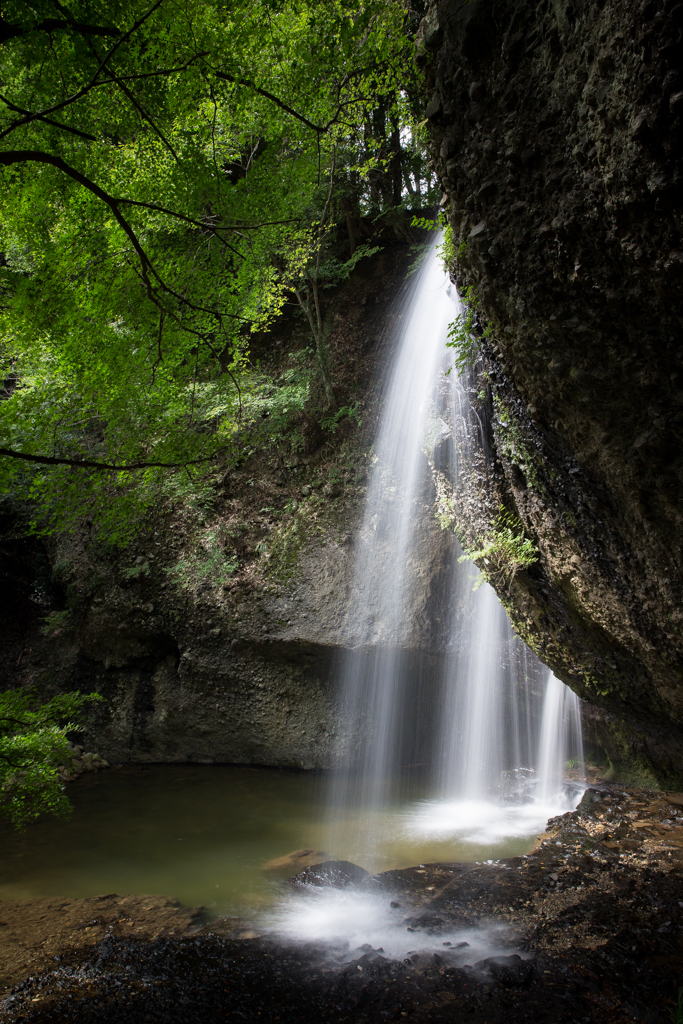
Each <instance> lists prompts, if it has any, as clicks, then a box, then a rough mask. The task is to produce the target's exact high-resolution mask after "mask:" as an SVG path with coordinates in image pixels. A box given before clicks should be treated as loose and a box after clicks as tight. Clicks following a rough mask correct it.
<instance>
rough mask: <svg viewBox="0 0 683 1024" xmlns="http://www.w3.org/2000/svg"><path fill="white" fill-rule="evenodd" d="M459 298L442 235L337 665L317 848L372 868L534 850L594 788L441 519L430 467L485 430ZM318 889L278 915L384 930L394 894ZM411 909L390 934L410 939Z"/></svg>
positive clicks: (306, 927)
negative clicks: (571, 762) (461, 337)
mask: <svg viewBox="0 0 683 1024" xmlns="http://www.w3.org/2000/svg"><path fill="white" fill-rule="evenodd" d="M460 308H461V307H460V303H459V299H458V297H457V295H456V293H455V289H454V288H453V286H452V285H451V284H450V282H449V281H448V279H447V277H446V275H445V274H444V272H443V270H442V267H441V264H440V260H439V257H438V254H437V252H436V245H434V246H433V247H432V250H431V252H430V253H428V254H427V256H426V257H425V259H424V261H423V264H422V267H421V269H420V270H419V272H418V273H416V274H415V275H414V277H413V278H412V280H411V282H410V283H409V285H408V287H407V289H406V291H405V293H404V297H403V300H402V302H401V304H400V305H399V307H398V311H397V313H396V316H395V323H396V325H397V326H396V327H395V335H394V337H393V339H391V340H392V342H393V343H392V345H391V346H390V347H391V351H392V357H391V360H392V361H391V364H390V366H389V368H388V372H387V374H386V377H385V380H386V383H385V387H384V391H383V396H382V405H381V415H380V424H379V430H378V432H377V436H376V441H375V445H374V456H373V466H372V471H371V474H370V479H369V483H368V489H367V494H366V502H365V508H364V512H363V518H362V523H361V526H360V530H359V532H358V534H357V541H356V554H355V570H354V577H353V581H352V585H351V590H350V599H349V604H348V607H349V611H348V615H347V620H346V622H345V624H344V631H345V637H346V645H347V646H346V650H345V651H344V652H343V653H342V655H341V661H340V664H339V665H338V679H339V684H340V692H341V696H340V706H341V721H340V724H339V729H338V734H339V735H340V736H341V737H342V738H343V739H342V742H341V747H340V750H339V760H340V764H342V765H344V769H345V770H339V771H336V772H334V773H332V776H331V779H330V782H329V790H328V800H327V805H328V820H327V822H326V824H325V826H323V827H322V830H321V834H320V841H321V844H322V845H321V846H320V847H319V849H325V850H328V851H329V852H330V854H331V856H333V857H336V858H339V859H345V860H351V861H354V862H355V863H358V864H361V865H362V866H363V867H365V868H367V869H368V870H370V871H377V870H381V869H383V868H391V867H400V866H407V865H409V864H415V863H419V861H421V860H425V861H427V860H431V861H435V860H475V859H478V860H479V859H486V858H489V859H490V858H491V856H492V854H493V855H494V856H505V855H510V854H515V853H523V852H525V850H526V849H528V848H529V846H530V845H531V843H532V841H533V838H534V835H535V834H537V833H538V832H539V831H541V830H542V829H543V828H544V826H545V822H546V820H547V818H548V817H549V816H550V815H553V814H557V813H559V812H561V811H564V810H566V809H567V808H568V807H569V806H574V805H575V804H576V802H577V801H578V796H579V793H580V787H576V788H575V792H573V793H572V794H570V793H569V792H568V791H565V787H564V767H565V762H566V760H567V757H568V752H571V753H573V755H574V757H575V759H576V758H579V759H580V757H581V751H580V735H581V725H580V707H579V702H578V700H577V698H576V697H575V696H574V694H572V693H571V692H570V691H569V690H568V689H567V688H566V687H565V686H564V684H562V683H561V682H559V681H558V680H557V679H555V677H554V676H552V674H551V675H550V677H548V671H547V669H546V668H545V667H544V666H542V665H541V663H540V662H539V661H538V659H536V657H535V656H534V655H533V654H532V653H531V652H530V651H529V650H528V648H526V647H525V646H524V644H523V643H522V642H521V641H520V640H519V639H518V638H517V637H515V636H514V634H513V632H512V628H511V626H510V622H509V620H508V618H507V615H506V613H505V611H504V609H503V607H502V605H501V604H500V602H499V601H498V598H497V597H496V594H495V592H494V591H493V589H492V588H491V587H490V586H489V585H488V584H487V583H486V582H484V581H482V580H481V575H480V573H479V572H478V570H477V569H476V567H475V566H474V565H473V564H472V563H471V562H469V563H468V562H462V561H461V555H462V551H461V548H460V546H459V544H458V541H457V539H456V537H455V536H454V535H453V533H452V532H450V531H441V530H440V529H439V526H438V525H437V523H436V518H435V516H436V509H435V494H434V482H433V475H432V470H435V471H441V472H443V473H444V474H445V476H446V477H447V479H449V480H451V481H457V479H458V476H459V474H460V473H461V472H465V471H467V470H468V467H469V466H470V464H471V460H473V459H474V460H476V458H478V457H479V455H478V453H480V452H481V450H482V445H484V444H485V436H484V432H483V430H482V426H481V423H480V421H479V417H478V414H477V409H476V406H475V404H474V403H472V402H471V401H470V398H469V394H468V386H467V384H466V382H463V381H462V380H460V379H458V377H457V376H456V374H450V375H448V376H447V375H446V370H447V368H448V364H449V358H448V350H447V349H446V345H445V343H446V340H447V332H448V327H449V325H450V324H451V323H452V322H453V320H454V319H455V318H456V316H457V315H458V312H459V310H460ZM430 462H431V466H430ZM456 500H457V486H456ZM425 637H430V638H431V640H430V642H429V643H427V644H425V639H424V638H425ZM433 641H434V642H433ZM421 646H422V647H423V648H424V647H426V649H421ZM435 649H437V650H439V649H440V650H441V654H440V655H437V654H435V653H434V650H435ZM314 889H315V887H310V890H311V891H310V893H309V895H310V900H309V902H306V901H304V902H303V903H302V902H301V901H300V900H296V899H294V900H293V901H292V899H290V900H288V901H285V904H286V905H285V906H284V909H283V910H282V911H281V913H280V914H279V917H278V925H277V927H278V928H279V929H281V930H283V931H284V932H286V933H287V934H290V935H301V936H304V935H305V936H306V937H307V938H325V937H329V935H331V934H334V935H336V936H337V937H338V938H344V936H346V939H345V941H348V942H353V941H356V940H357V939H358V936H359V935H362V934H365V935H366V938H368V937H370V938H371V939H372V941H374V939H373V938H372V936H373V935H375V933H374V932H373V931H372V928H371V926H370V924H369V923H366V924H363V923H362V922H363V921H366V918H367V920H368V922H369V921H370V919H371V918H373V915H375V914H381V915H385V916H386V914H387V913H389V911H387V908H386V907H384V906H383V905H382V907H380V905H379V904H377V906H375V904H372V907H371V906H370V904H369V903H368V902H367V901H368V900H370V897H369V895H368V894H367V892H365V894H363V892H364V891H363V892H362V891H360V890H359V892H358V893H355V894H351V895H349V894H348V893H345V894H341V895H340V894H339V893H336V894H335V893H334V892H331V893H329V895H325V892H324V891H321V890H318V889H315V891H314ZM363 901H365V902H363ZM393 913H394V912H393V911H391V913H390V916H391V914H393ZM395 913H396V914H398V915H399V916H398V917H397V918H396V921H397V922H399V920H400V919H401V912H400V911H396V912H395ZM368 915H369V917H368ZM388 920H389V919H388V918H387V922H388ZM392 920H393V919H392ZM385 923H386V922H385ZM395 924H396V927H397V928H398V929H399V931H400V932H401V936H400V937H399V938H396V935H398V932H396V935H394V933H393V932H391V928H393V927H394V925H391V927H390V926H389V923H386V927H387V928H388V929H389V932H391V935H394V938H391V935H389V933H388V932H387V933H386V935H385V937H384V939H383V942H385V943H388V944H389V945H388V946H387V947H386V948H389V947H390V946H391V945H392V943H394V940H395V943H396V944H397V945H396V948H397V949H398V948H402V947H401V944H402V943H404V942H405V941H407V940H406V937H405V926H400V927H399V924H398V923H396V922H395ZM382 927H384V925H383V926H382ZM375 937H376V936H375ZM413 941H415V940H414V939H413ZM468 941H469V940H468Z"/></svg>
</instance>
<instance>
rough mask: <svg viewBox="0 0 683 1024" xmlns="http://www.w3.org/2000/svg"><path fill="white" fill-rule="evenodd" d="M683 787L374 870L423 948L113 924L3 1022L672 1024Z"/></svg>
mask: <svg viewBox="0 0 683 1024" xmlns="http://www.w3.org/2000/svg"><path fill="white" fill-rule="evenodd" d="M682 799H683V798H680V796H679V795H675V794H674V795H671V798H669V796H667V795H666V794H662V793H658V794H652V793H649V792H644V791H638V790H630V791H628V792H626V791H623V790H620V789H616V788H615V787H609V786H605V787H601V788H599V789H594V790H593V791H592V793H591V795H590V796H589V797H588V798H586V800H585V802H584V804H583V806H582V807H581V808H580V809H577V811H575V812H572V813H570V814H566V815H563V816H561V817H559V818H557V819H552V820H551V821H550V822H549V825H548V830H547V832H546V833H545V834H544V835H543V836H541V837H540V838H539V841H538V844H537V847H536V849H535V851H533V852H532V853H531V854H529V855H528V856H526V857H516V858H510V859H507V860H501V861H498V862H495V863H488V864H479V865H477V864H448V863H439V864H426V865H423V866H420V867H414V868H406V869H403V870H398V871H391V872H385V873H383V874H381V875H376V876H373V877H372V878H369V879H368V880H367V881H366V882H365V883H364V884H365V885H366V886H367V887H369V889H370V891H371V892H373V894H375V897H376V895H377V893H378V892H379V893H380V894H381V896H382V898H385V899H386V900H387V902H388V904H389V905H390V906H392V907H393V908H394V909H395V911H396V912H397V914H403V915H405V916H404V920H403V926H404V927H405V929H406V935H407V936H408V937H409V941H410V942H412V943H413V944H414V946H415V947H416V948H415V950H414V951H412V952H411V951H410V950H409V951H408V952H407V953H406V955H405V956H404V957H402V958H401V959H392V958H390V957H389V956H387V954H386V953H385V951H384V950H383V949H382V948H377V949H373V948H372V947H371V946H369V945H368V944H365V945H362V946H360V947H359V948H357V949H355V950H347V949H341V948H334V947H329V948H326V947H325V946H324V945H322V944H320V943H316V944H311V943H308V944H306V943H301V944H294V943H291V942H289V943H282V942H278V941H276V940H275V939H274V938H273V937H264V936H261V937H254V938H248V939H239V940H237V939H235V938H234V937H232V936H234V934H235V930H234V928H233V930H232V931H231V930H230V928H229V927H226V926H225V924H221V922H216V923H214V924H209V925H207V926H205V927H204V928H203V929H202V930H201V931H200V932H198V933H197V932H195V934H189V935H185V936H181V937H180V938H177V937H168V936H160V937H159V938H156V939H153V940H152V941H140V940H139V939H137V938H135V937H133V936H130V935H127V936H117V935H115V934H109V935H105V937H104V938H103V939H101V940H100V941H98V942H96V943H95V944H94V945H91V946H90V947H89V948H88V949H87V950H78V951H73V950H71V951H69V952H68V953H67V955H66V956H65V957H64V959H60V960H59V961H58V962H57V963H55V964H54V965H53V966H52V967H51V968H50V969H48V970H45V971H44V973H41V974H38V973H34V975H33V976H31V977H29V978H24V979H22V981H20V982H19V983H18V984H15V985H14V989H13V991H11V992H8V993H7V995H6V997H5V999H4V1001H3V1002H2V1006H1V1008H0V1020H6V1021H8V1022H10V1021H11V1022H14V1021H20V1020H23V1021H27V1022H35V1024H38V1022H43V1021H45V1022H48V1021H54V1022H55V1024H62V1022H64V1024H66V1022H67V1021H68V1022H69V1024H81V1022H82V1024H86V1022H92V1024H105V1022H106V1024H109V1022H114V1021H116V1022H119V1021H125V1022H129V1021H130V1022H132V1024H137V1022H140V1024H142V1022H156V1021H159V1022H164V1024H165V1022H169V1024H170V1022H174V1024H175V1022H178V1024H180V1022H188V1024H194V1022H197V1024H199V1022H202V1024H206V1022H213V1021H223V1020H232V1019H234V1020H247V1021H256V1020H260V1021H264V1022H275V1021H284V1022H290V1021H291V1022H294V1021H297V1022H298V1021H309V1022H311V1024H313V1022H316V1024H319V1022H323V1021H329V1022H331V1024H337V1022H338V1024H344V1022H354V1024H355V1022H358V1024H360V1022H365V1021H371V1022H373V1024H374V1022H377V1021H382V1020H396V1021H403V1020H413V1021H415V1022H418V1024H419V1022H423V1021H424V1022H431V1021H444V1022H445V1021H449V1022H452V1021H454V1020H460V1019H465V1020H472V1021H477V1022H481V1024H483V1022H485V1021H486V1022H488V1024H498V1022H500V1024H503V1022H515V1021H519V1022H523V1021H530V1022H535V1021H543V1022H548V1024H550V1022H553V1024H554V1022H560V1021H566V1022H568V1024H570V1022H576V1024H589V1022H591V1024H592V1022H595V1024H621V1022H625V1021H643V1022H646V1024H655V1022H657V1024H659V1022H664V1021H669V1020H670V1019H671V1013H670V1011H671V1008H672V1007H674V1005H675V1000H676V997H677V988H678V985H679V983H680V981H681V976H682V973H683V842H681V843H680V845H678V844H679V841H680V840H681V839H683V829H681V826H680V825H679V823H678V820H677V819H678V818H679V814H678V811H679V810H681V809H682V808H681V802H671V801H672V800H674V801H681V800H682ZM643 822H647V823H648V824H647V826H645V825H643ZM670 825H671V826H672V828H673V832H669V831H668V827H669V826H670ZM661 830H664V831H665V832H666V839H665V840H662V839H660V838H659V834H660V831H661ZM646 832H649V833H651V835H648V836H646V835H645V833H646ZM616 833H619V837H618V839H613V838H607V837H608V835H609V836H614V835H615V834H616ZM614 843H618V847H617V846H615V845H610V844H614ZM631 843H635V844H637V846H635V847H633V848H632V847H631V845H630V844H631ZM454 928H469V929H470V930H472V929H474V933H475V934H476V933H477V931H485V932H486V934H488V935H495V944H496V946H497V948H498V953H497V954H496V955H492V956H484V957H476V958H475V955H473V951H474V948H475V947H474V946H472V947H471V948H470V947H468V944H467V942H455V941H453V940H442V936H443V935H444V934H447V933H448V934H452V933H453V929H454ZM242 934H244V932H243V933H242ZM247 934H248V933H247ZM470 937H471V935H470ZM501 949H502V952H501ZM468 950H469V951H468Z"/></svg>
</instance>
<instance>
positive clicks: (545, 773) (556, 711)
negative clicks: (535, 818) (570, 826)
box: [536, 672, 583, 809]
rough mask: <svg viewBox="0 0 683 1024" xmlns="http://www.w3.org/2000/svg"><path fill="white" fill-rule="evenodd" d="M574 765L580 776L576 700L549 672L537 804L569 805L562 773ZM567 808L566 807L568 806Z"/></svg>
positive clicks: (579, 710)
mask: <svg viewBox="0 0 683 1024" xmlns="http://www.w3.org/2000/svg"><path fill="white" fill-rule="evenodd" d="M568 762H569V763H570V764H572V763H573V765H576V766H577V767H578V769H579V773H581V771H582V768H583V741H582V736H581V706H580V704H579V698H578V697H577V696H576V694H575V693H573V691H572V690H570V689H569V687H568V686H565V685H564V684H563V683H561V682H560V680H559V679H557V678H556V677H555V676H554V675H553V673H552V672H551V673H550V674H549V676H548V681H547V684H546V691H545V699H544V701H543V718H542V720H541V736H540V741H539V749H538V757H537V761H536V764H537V769H536V775H537V779H538V781H537V783H536V798H537V800H538V801H539V802H540V803H543V804H549V803H551V802H553V801H557V802H559V803H562V802H563V800H564V802H571V796H572V795H573V794H567V793H566V785H565V774H566V768H567V765H568ZM567 809H569V807H567Z"/></svg>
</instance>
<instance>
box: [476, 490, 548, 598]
mask: <svg viewBox="0 0 683 1024" xmlns="http://www.w3.org/2000/svg"><path fill="white" fill-rule="evenodd" d="M463 546H464V545H463ZM459 561H460V562H466V561H473V562H478V563H479V568H480V570H481V576H480V577H479V579H478V581H477V584H476V586H475V589H476V588H477V587H479V586H481V583H482V582H483V581H484V580H485V581H486V582H487V583H498V584H503V585H507V584H509V583H510V581H511V580H512V578H513V577H514V576H515V575H516V574H517V573H518V572H520V570H522V569H528V568H529V566H530V565H533V564H534V563H535V562H537V561H538V548H537V547H536V545H535V544H534V543H533V541H531V540H530V539H529V538H528V537H525V536H524V527H523V525H522V523H521V522H520V520H519V519H518V518H517V516H515V515H513V513H512V512H509V511H507V510H506V509H505V508H504V507H503V506H502V505H501V506H500V511H499V514H498V517H497V519H496V521H495V523H494V525H493V529H492V530H491V531H490V532H489V533H488V534H486V536H485V537H484V538H483V539H482V541H481V542H480V547H478V548H476V549H473V548H465V554H464V555H461V557H460V559H459ZM481 563H483V565H482V564H481Z"/></svg>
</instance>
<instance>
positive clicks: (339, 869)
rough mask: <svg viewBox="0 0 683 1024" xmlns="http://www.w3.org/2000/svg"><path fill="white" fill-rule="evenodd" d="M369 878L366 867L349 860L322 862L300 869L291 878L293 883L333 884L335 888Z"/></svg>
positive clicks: (290, 880)
mask: <svg viewBox="0 0 683 1024" xmlns="http://www.w3.org/2000/svg"><path fill="white" fill-rule="evenodd" d="M366 878H369V874H368V872H367V871H366V870H365V868H361V867H359V866H358V864H352V863H351V862H350V861H348V860H327V861H324V862H323V863H322V864H314V865H313V866H312V867H309V868H305V869H304V870H303V871H300V872H299V873H298V874H297V875H295V876H294V878H290V879H289V882H290V883H291V884H292V885H315V886H331V887H332V888H334V889H346V888H348V886H350V885H358V884H359V883H360V882H363V881H365V879H366Z"/></svg>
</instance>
